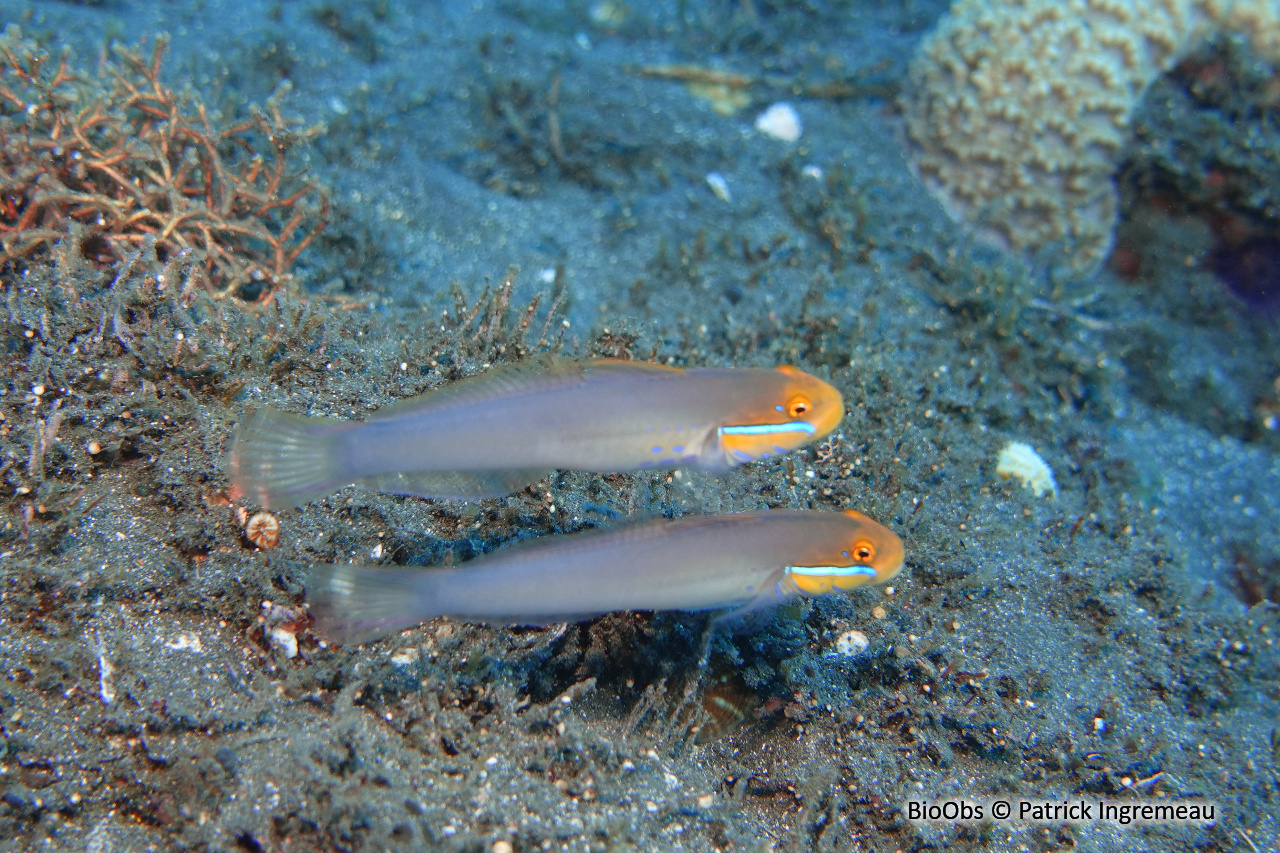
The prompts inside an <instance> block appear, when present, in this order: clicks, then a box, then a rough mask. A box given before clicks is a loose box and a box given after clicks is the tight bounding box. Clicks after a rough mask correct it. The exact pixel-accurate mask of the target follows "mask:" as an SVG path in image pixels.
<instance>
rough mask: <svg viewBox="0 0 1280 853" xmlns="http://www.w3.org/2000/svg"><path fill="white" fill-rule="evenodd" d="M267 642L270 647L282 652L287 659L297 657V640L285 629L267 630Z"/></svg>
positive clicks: (277, 627)
mask: <svg viewBox="0 0 1280 853" xmlns="http://www.w3.org/2000/svg"><path fill="white" fill-rule="evenodd" d="M267 640H268V642H270V643H271V645H273V646H275V647H276V648H277V649H280V650H281V651H282V652H284V656H285V657H287V658H296V657H297V656H298V638H297V637H296V636H294V633H293V632H292V631H290V630H289V629H287V628H282V627H280V626H278V625H277V626H276V627H274V628H268V629H267Z"/></svg>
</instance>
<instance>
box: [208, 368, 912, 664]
mask: <svg viewBox="0 0 1280 853" xmlns="http://www.w3.org/2000/svg"><path fill="white" fill-rule="evenodd" d="M843 416H844V403H843V401H842V399H841V397H840V393H839V392H838V391H837V390H836V389H835V388H833V387H831V386H830V385H829V384H827V383H825V382H823V381H822V380H820V379H817V378H816V377H813V376H810V375H808V374H806V373H804V372H802V371H800V370H797V369H795V368H793V367H779V368H777V369H776V370H733V369H714V368H695V369H690V370H678V369H675V368H669V367H661V366H658V365H652V364H645V363H638V362H627V361H617V360H611V359H601V360H594V361H587V362H580V363H575V362H566V361H553V362H551V361H540V362H534V363H533V364H532V365H531V366H516V367H510V368H503V369H499V370H494V371H490V372H489V373H486V374H482V375H480V376H478V377H474V378H472V379H468V380H464V381H462V382H458V383H456V384H454V385H451V386H448V387H446V388H444V389H441V390H437V391H432V392H429V393H427V394H424V395H422V396H420V397H416V398H414V399H411V400H406V401H404V402H401V403H397V404H395V405H392V406H389V407H387V408H384V409H380V410H378V411H377V412H375V413H374V414H373V416H372V417H370V418H369V420H367V421H365V422H363V423H352V422H347V421H339V420H331V419H325V418H309V417H303V416H299V415H291V414H287V413H284V412H278V411H275V410H272V409H258V410H252V411H250V412H248V413H247V414H246V416H245V418H244V420H243V421H242V422H241V423H240V425H239V427H238V429H237V430H236V434H235V437H234V439H233V442H232V449H231V454H230V462H229V469H230V475H231V480H232V495H233V497H234V498H236V499H241V498H247V499H250V500H253V501H256V502H257V503H260V504H262V505H264V506H267V507H280V506H291V505H298V504H301V503H305V502H307V501H310V500H315V499H316V498H319V497H322V496H324V495H325V494H328V493H329V492H331V491H334V490H335V489H338V488H340V487H342V486H344V485H347V484H349V483H358V484H361V485H364V486H367V487H369V488H374V489H378V490H380V491H387V492H393V493H398V494H408V495H418V496H425V497H445V498H462V499H476V498H482V497H492V496H497V495H502V494H509V493H510V492H513V491H516V490H518V489H520V488H523V487H524V486H527V485H529V484H530V483H533V482H536V481H537V480H539V479H541V478H542V477H543V476H545V475H546V473H547V472H548V471H549V470H550V469H554V468H566V469H576V470H583V471H593V472H610V471H630V470H642V469H646V468H664V467H671V466H674V465H691V466H697V467H702V468H707V469H710V470H724V469H727V468H731V467H733V466H736V465H741V464H744V463H746V462H750V461H754V460H756V459H767V458H770V457H772V456H776V455H781V454H784V453H787V452H789V451H791V450H794V449H796V448H799V447H803V446H804V445H806V444H808V443H810V442H812V441H815V440H817V439H819V438H822V437H823V436H825V435H827V434H828V433H830V432H831V431H832V430H833V429H835V427H836V425H837V424H838V423H839V421H840V419H841V418H842V417H843ZM902 562H903V548H902V542H901V540H900V539H898V537H897V536H896V535H894V534H893V533H892V532H891V531H889V530H888V529H887V528H884V527H883V526H881V525H879V524H877V523H876V522H875V521H872V520H871V519H870V518H868V517H867V516H865V515H862V514H861V513H857V512H854V511H847V512H843V513H841V512H815V511H783V510H774V511H766V512H758V513H744V514H737V515H725V516H714V517H700V518H690V519H682V520H679V521H675V522H661V521H660V522H652V523H648V524H640V525H635V526H632V527H625V528H621V529H618V530H610V531H601V532H593V533H587V534H581V535H575V536H565V537H554V538H551V539H546V540H540V541H537V542H532V543H527V544H525V545H520V546H515V547H512V548H506V549H503V550H501V551H499V552H495V553H494V554H491V555H488V556H485V557H482V558H480V559H477V560H474V561H472V562H469V563H468V564H467V565H466V566H465V567H463V568H461V569H409V570H406V569H387V568H380V567H375V566H320V567H317V568H316V569H315V570H313V572H312V573H311V576H310V578H309V580H308V582H307V589H308V598H309V600H310V601H311V606H312V612H313V613H314V614H315V615H316V618H317V621H318V622H319V623H320V625H321V627H322V629H324V630H326V631H327V632H328V633H330V634H331V635H333V636H335V637H337V638H340V639H342V640H344V641H347V642H353V641H356V642H359V641H364V640H369V639H374V638H376V637H379V636H382V635H385V634H387V633H391V632H394V631H396V630H399V629H402V628H406V627H409V626H412V625H415V624H417V623H419V622H422V621H425V620H426V619H430V618H433V617H436V616H453V617H457V618H460V619H467V620H476V621H487V622H517V623H521V624H545V623H548V622H556V621H567V620H576V619H583V618H587V617H590V616H594V615H598V614H601V613H607V612H610V611H613V610H663V609H676V610H702V609H713V608H725V607H731V608H737V609H754V608H756V607H758V606H762V605H765V604H771V603H774V602H777V601H780V600H782V599H785V598H788V597H791V596H795V595H821V594H824V593H829V592H842V591H847V590H850V589H854V588H856V587H858V586H862V585H864V584H868V583H878V582H882V581H885V580H888V579H889V578H890V577H892V576H894V575H895V574H897V572H898V570H899V569H900V568H901V566H902Z"/></svg>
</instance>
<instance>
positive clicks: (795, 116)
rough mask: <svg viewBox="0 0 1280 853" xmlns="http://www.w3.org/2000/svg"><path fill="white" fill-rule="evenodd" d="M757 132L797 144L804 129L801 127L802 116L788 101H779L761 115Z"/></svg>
mask: <svg viewBox="0 0 1280 853" xmlns="http://www.w3.org/2000/svg"><path fill="white" fill-rule="evenodd" d="M756 130H758V131H760V132H761V133H763V134H765V135H766V136H772V137H773V138H774V139H781V140H782V141H783V142H795V141H796V140H797V139H799V138H800V134H801V133H802V132H803V130H804V128H803V127H801V125H800V114H799V113H797V112H796V110H795V107H793V106H791V105H790V104H788V103H787V102H786V101H779V102H778V103H776V104H774V105H773V106H771V107H769V109H767V110H765V111H764V112H762V113H760V116H759V117H758V118H757V119H756Z"/></svg>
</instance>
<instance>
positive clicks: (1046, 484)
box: [996, 441, 1058, 497]
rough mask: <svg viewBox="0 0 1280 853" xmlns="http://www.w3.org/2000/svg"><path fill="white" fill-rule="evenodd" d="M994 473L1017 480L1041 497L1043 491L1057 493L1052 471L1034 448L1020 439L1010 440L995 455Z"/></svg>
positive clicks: (1003, 478)
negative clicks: (998, 453) (997, 454)
mask: <svg viewBox="0 0 1280 853" xmlns="http://www.w3.org/2000/svg"><path fill="white" fill-rule="evenodd" d="M996 475H997V476H998V477H1000V479H1002V480H1010V479H1013V480H1017V481H1019V482H1020V483H1022V485H1024V486H1026V487H1028V488H1029V489H1031V491H1033V492H1035V493H1036V497H1041V496H1042V495H1044V493H1045V492H1048V493H1049V494H1057V493H1058V484H1057V483H1056V482H1054V479H1053V471H1052V470H1051V469H1050V468H1049V464H1048V463H1047V462H1045V461H1044V460H1043V459H1041V458H1040V454H1038V453H1036V451H1035V448H1033V447H1032V446H1031V445H1029V444H1024V443H1023V442H1021V441H1011V442H1009V443H1008V444H1006V445H1005V446H1004V448H1003V449H1002V450H1001V451H1000V455H999V456H997V457H996Z"/></svg>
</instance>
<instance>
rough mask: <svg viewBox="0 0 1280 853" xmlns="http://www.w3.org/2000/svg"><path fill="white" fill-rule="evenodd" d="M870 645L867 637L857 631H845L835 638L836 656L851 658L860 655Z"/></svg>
mask: <svg viewBox="0 0 1280 853" xmlns="http://www.w3.org/2000/svg"><path fill="white" fill-rule="evenodd" d="M870 645H871V641H870V640H869V639H867V635H866V634H864V633H862V632H861V631H858V630H851V631H845V632H844V633H843V634H841V635H840V636H839V637H836V654H837V655H840V656H841V657H847V658H851V657H854V656H855V655H860V654H862V653H863V652H865V651H866V650H867V647H868V646H870Z"/></svg>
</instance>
